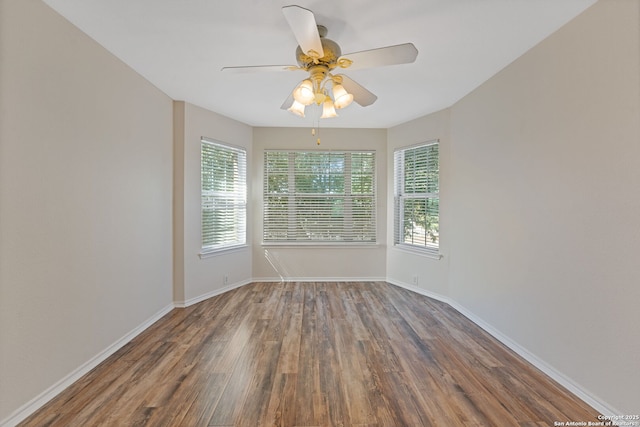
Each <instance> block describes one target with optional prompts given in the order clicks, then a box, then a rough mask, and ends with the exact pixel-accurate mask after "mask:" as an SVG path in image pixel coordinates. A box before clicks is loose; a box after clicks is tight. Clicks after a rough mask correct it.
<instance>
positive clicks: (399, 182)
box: [393, 139, 442, 259]
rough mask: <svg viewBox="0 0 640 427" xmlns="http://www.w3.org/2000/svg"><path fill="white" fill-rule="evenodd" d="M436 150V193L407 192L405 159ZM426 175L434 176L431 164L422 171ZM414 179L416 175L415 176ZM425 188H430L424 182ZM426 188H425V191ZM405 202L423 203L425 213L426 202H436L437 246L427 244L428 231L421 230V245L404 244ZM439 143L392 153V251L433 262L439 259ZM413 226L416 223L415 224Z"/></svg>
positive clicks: (430, 160) (414, 146) (432, 142)
mask: <svg viewBox="0 0 640 427" xmlns="http://www.w3.org/2000/svg"><path fill="white" fill-rule="evenodd" d="M434 145H435V146H437V147H438V153H437V158H436V161H435V166H436V168H437V180H436V183H435V185H436V189H435V191H424V192H410V191H407V190H406V188H405V185H406V169H405V165H406V162H405V156H406V154H407V153H408V152H410V151H411V150H416V149H420V148H427V147H432V146H434ZM422 172H424V173H425V174H433V173H434V171H433V161H432V159H428V160H427V161H426V163H425V168H424V169H422ZM414 176H415V173H414ZM424 185H425V186H428V185H431V184H428V183H427V181H425V184H424ZM426 189H427V188H425V190H426ZM407 200H420V201H422V200H424V201H425V212H426V211H427V210H428V208H427V207H426V206H428V203H429V201H433V200H436V201H437V222H438V225H437V227H438V229H437V243H436V244H435V245H434V244H427V235H428V230H426V229H424V228H423V229H424V243H423V244H418V243H410V242H407V241H406V238H405V237H404V235H405V232H404V230H405V228H404V223H405V220H406V217H405V212H404V206H405V203H404V202H405V201H407ZM439 207H440V140H439V139H434V140H429V141H425V142H420V143H418V144H413V145H410V146H404V147H398V148H396V149H395V150H394V152H393V247H394V248H397V249H401V250H407V251H411V252H414V253H418V254H421V255H425V256H428V257H431V258H435V259H441V258H442V255H441V253H440V232H439V231H440V208H439ZM414 225H415V223H414Z"/></svg>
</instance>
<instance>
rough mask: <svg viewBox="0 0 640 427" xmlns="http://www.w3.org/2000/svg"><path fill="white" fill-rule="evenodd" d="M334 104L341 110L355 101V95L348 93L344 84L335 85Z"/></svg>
mask: <svg viewBox="0 0 640 427" xmlns="http://www.w3.org/2000/svg"><path fill="white" fill-rule="evenodd" d="M333 99H334V103H333V105H334V106H335V107H336V108H337V109H338V110H339V109H340V108H344V107H347V106H349V104H351V103H352V102H353V95H351V94H350V93H347V91H346V90H345V89H344V87H343V86H342V85H334V86H333Z"/></svg>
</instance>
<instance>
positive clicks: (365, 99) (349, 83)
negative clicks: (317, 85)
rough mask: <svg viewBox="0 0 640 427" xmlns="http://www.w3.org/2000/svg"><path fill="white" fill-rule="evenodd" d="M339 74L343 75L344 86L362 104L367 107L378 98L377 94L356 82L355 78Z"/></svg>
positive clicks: (341, 75) (340, 75)
mask: <svg viewBox="0 0 640 427" xmlns="http://www.w3.org/2000/svg"><path fill="white" fill-rule="evenodd" d="M338 76H339V77H342V87H344V88H345V90H346V91H347V92H349V93H350V94H352V95H353V100H354V101H355V102H357V103H358V104H360V105H361V106H363V107H366V106H367V105H371V104H373V103H374V102H376V99H378V97H377V96H375V95H374V94H373V93H371V92H369V91H368V90H367V89H365V88H364V86H362V85H360V84H359V83H356V82H355V81H354V80H353V79H351V78H349V77H347V76H345V75H344V74H339V75H338Z"/></svg>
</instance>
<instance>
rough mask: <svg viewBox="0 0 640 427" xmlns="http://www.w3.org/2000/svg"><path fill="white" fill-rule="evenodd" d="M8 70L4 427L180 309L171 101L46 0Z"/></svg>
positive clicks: (3, 137) (3, 111)
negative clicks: (175, 280)
mask: <svg viewBox="0 0 640 427" xmlns="http://www.w3.org/2000/svg"><path fill="white" fill-rule="evenodd" d="M0 66H1V67H2V69H1V73H0V93H1V96H0V122H1V123H2V126H1V127H0V378H1V379H0V420H3V419H6V418H7V417H9V416H11V414H12V413H15V411H18V410H19V409H20V408H21V407H23V405H25V404H27V403H28V402H30V401H32V399H34V398H37V397H38V396H41V393H43V392H44V391H45V390H47V389H48V388H49V387H51V386H54V385H56V384H58V382H59V381H61V380H64V379H65V378H67V377H68V375H69V374H71V373H72V372H74V371H77V369H78V367H81V366H84V364H85V363H87V362H88V361H90V360H91V359H92V358H93V357H94V356H96V355H98V354H100V353H102V352H103V351H104V350H105V349H107V347H109V346H110V345H112V344H114V343H116V342H117V341H118V340H120V339H121V338H123V337H125V336H127V335H128V334H129V333H131V332H132V331H134V330H135V329H136V328H138V327H139V326H140V325H142V324H144V323H145V322H146V321H148V320H150V319H154V318H157V316H158V315H159V313H162V312H165V311H166V310H168V309H169V308H170V306H171V304H172V291H171V274H172V273H171V259H172V254H171V244H172V237H171V186H172V182H171V173H172V172H171V171H172V164H171V162H172V160H171V159H172V156H171V144H172V135H171V115H172V102H171V100H170V99H169V98H168V97H167V96H166V95H164V94H163V93H161V92H160V91H158V90H157V89H156V88H154V87H153V86H151V85H150V84H149V83H148V82H147V81H145V80H144V79H142V78H141V77H140V76H138V75H137V74H136V73H134V72H133V71H132V70H130V69H129V68H128V67H127V66H125V65H124V64H123V63H122V62H120V61H119V60H118V59H116V58H115V57H113V56H112V55H111V54H109V53H108V52H106V51H105V50H104V49H103V48H102V47H100V46H99V45H97V44H96V43H95V42H93V41H92V40H91V39H89V38H88V37H87V36H86V35H84V34H83V33H82V32H80V31H79V30H78V29H77V28H75V27H73V26H72V25H70V24H69V23H68V22H67V21H65V20H64V19H63V18H61V17H60V16H59V15H57V14H56V13H55V12H53V11H52V10H50V9H49V8H48V7H47V6H45V5H44V4H43V3H41V2H40V1H34V0H1V2H0ZM0 422H1V421H0Z"/></svg>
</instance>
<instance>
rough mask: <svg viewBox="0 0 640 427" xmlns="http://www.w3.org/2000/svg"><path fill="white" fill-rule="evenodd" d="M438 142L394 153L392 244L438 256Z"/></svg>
mask: <svg viewBox="0 0 640 427" xmlns="http://www.w3.org/2000/svg"><path fill="white" fill-rule="evenodd" d="M438 175H439V165H438V142H437V141H434V142H429V143H425V144H421V145H416V146H412V147H407V148H403V149H399V150H397V151H395V153H394V187H395V188H394V193H395V194H394V196H395V197H394V211H395V215H394V216H395V225H394V244H395V245H401V246H404V245H407V246H408V247H411V248H416V249H420V250H424V251H425V252H429V253H433V254H438V250H439V249H438V248H439V244H440V238H439V231H440V230H439V229H440V225H439V224H440V221H439V205H440V199H439V196H438V193H439V177H438Z"/></svg>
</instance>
